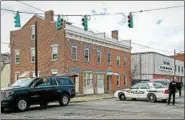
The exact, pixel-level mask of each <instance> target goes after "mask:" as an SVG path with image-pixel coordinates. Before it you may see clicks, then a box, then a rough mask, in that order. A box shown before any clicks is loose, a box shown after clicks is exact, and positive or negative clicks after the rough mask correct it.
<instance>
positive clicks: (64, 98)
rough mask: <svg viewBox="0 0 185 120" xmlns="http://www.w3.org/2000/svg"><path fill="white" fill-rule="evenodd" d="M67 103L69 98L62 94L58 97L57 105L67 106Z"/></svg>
mask: <svg viewBox="0 0 185 120" xmlns="http://www.w3.org/2000/svg"><path fill="white" fill-rule="evenodd" d="M69 101H70V100H69V96H68V95H66V94H64V95H62V96H61V97H60V100H59V104H60V106H67V105H68V103H69Z"/></svg>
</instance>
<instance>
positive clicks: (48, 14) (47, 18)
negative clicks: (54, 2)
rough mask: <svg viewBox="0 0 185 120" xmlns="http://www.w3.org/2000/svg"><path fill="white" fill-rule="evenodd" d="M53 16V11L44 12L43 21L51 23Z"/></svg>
mask: <svg viewBox="0 0 185 120" xmlns="http://www.w3.org/2000/svg"><path fill="white" fill-rule="evenodd" d="M53 15H54V12H53V10H49V11H46V12H45V21H47V22H53Z"/></svg>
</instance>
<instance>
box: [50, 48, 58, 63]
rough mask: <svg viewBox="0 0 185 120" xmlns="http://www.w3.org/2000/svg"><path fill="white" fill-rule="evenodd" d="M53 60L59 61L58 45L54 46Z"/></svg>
mask: <svg viewBox="0 0 185 120" xmlns="http://www.w3.org/2000/svg"><path fill="white" fill-rule="evenodd" d="M51 49H52V60H58V45H52V46H51Z"/></svg>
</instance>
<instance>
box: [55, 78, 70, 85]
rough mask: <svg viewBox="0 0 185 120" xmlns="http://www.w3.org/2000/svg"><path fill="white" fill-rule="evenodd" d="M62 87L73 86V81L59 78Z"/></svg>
mask: <svg viewBox="0 0 185 120" xmlns="http://www.w3.org/2000/svg"><path fill="white" fill-rule="evenodd" d="M57 80H58V83H59V84H60V85H73V83H72V81H71V80H70V79H68V78H57Z"/></svg>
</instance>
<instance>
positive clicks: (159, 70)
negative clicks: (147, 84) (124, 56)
mask: <svg viewBox="0 0 185 120" xmlns="http://www.w3.org/2000/svg"><path fill="white" fill-rule="evenodd" d="M174 70H175V76H176V78H177V79H178V80H183V81H184V62H183V61H181V60H176V61H175V68H174V59H173V58H171V57H169V56H166V55H162V54H159V53H156V52H143V53H133V54H132V55H131V76H132V79H133V80H149V79H172V78H173V76H174Z"/></svg>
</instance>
